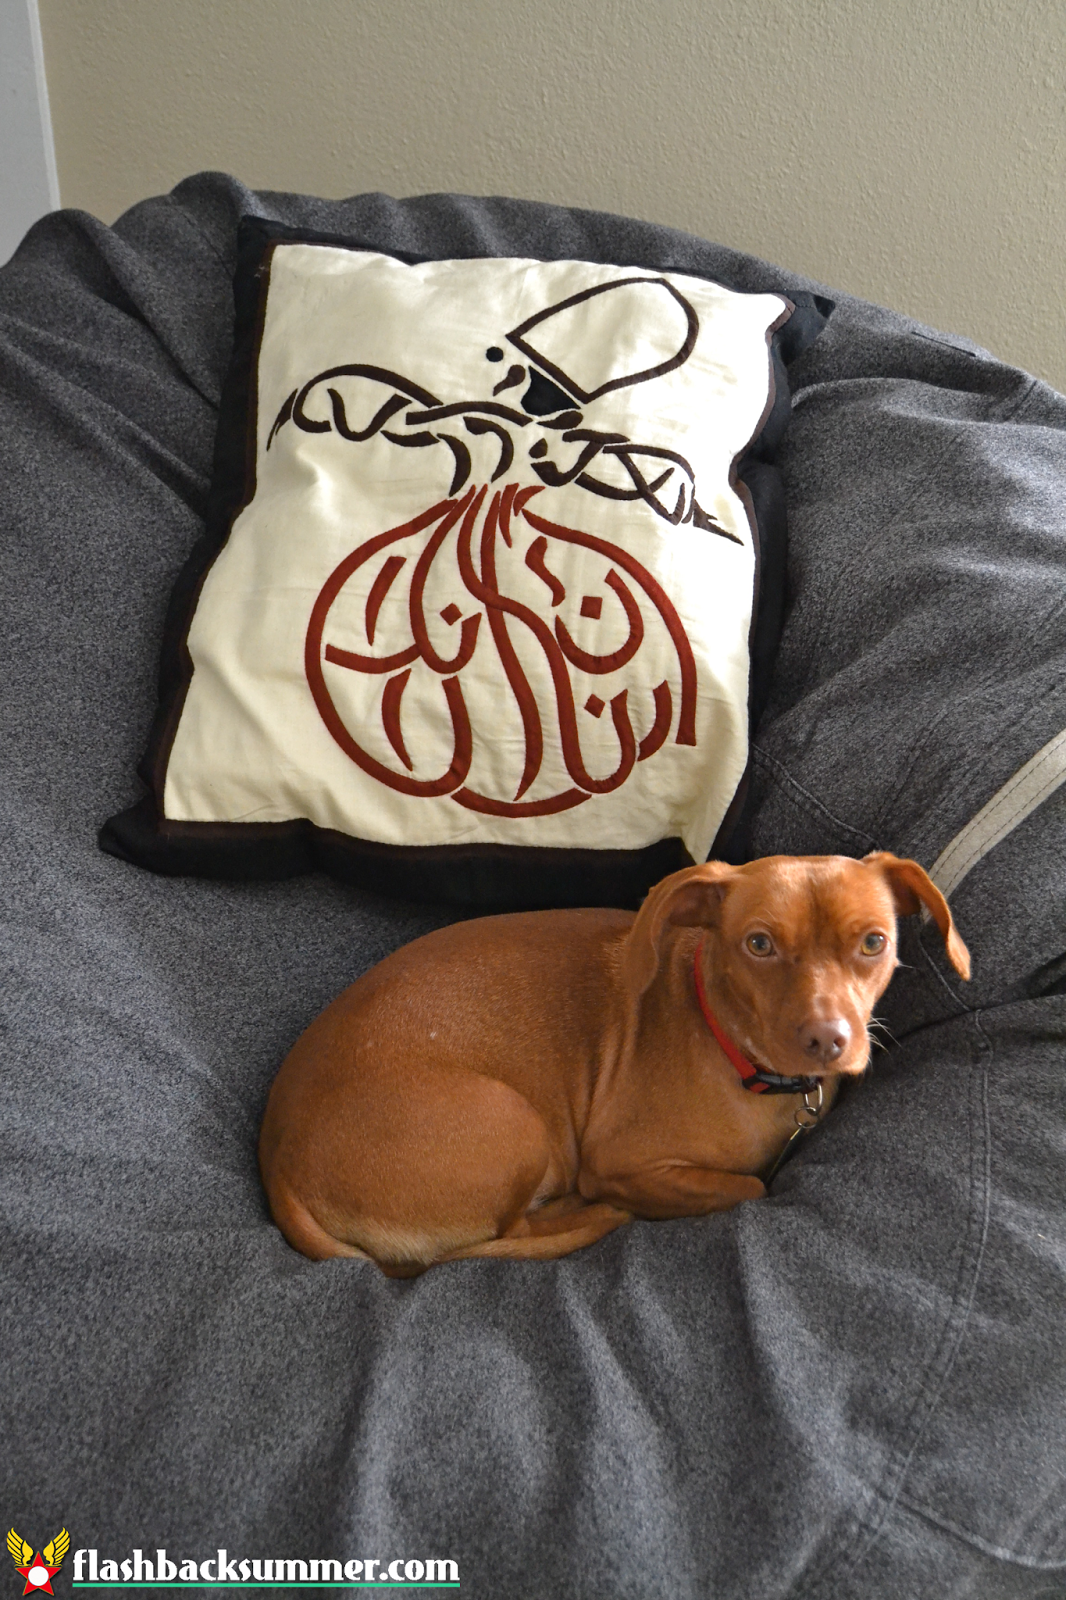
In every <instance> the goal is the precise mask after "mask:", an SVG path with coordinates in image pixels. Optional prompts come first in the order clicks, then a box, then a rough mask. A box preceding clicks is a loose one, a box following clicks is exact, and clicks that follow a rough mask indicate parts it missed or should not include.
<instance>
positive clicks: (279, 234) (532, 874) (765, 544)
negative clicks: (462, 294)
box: [99, 217, 833, 913]
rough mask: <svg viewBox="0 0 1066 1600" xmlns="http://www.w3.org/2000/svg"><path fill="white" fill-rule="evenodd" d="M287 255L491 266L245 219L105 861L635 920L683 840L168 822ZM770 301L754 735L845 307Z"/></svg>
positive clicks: (752, 480) (251, 486) (750, 496)
mask: <svg viewBox="0 0 1066 1600" xmlns="http://www.w3.org/2000/svg"><path fill="white" fill-rule="evenodd" d="M279 244H309V245H325V246H333V247H336V248H340V249H345V250H365V251H373V252H374V253H375V254H379V255H387V256H391V257H392V258H393V259H394V260H398V261H403V262H405V263H406V264H407V265H409V266H414V265H419V264H421V263H422V262H425V261H433V260H441V259H449V260H460V259H466V260H476V259H493V258H491V257H489V258H486V257H484V256H483V255H482V254H481V253H478V254H474V253H471V254H470V255H468V256H460V255H456V254H451V255H449V256H448V257H446V258H445V257H441V256H436V255H426V254H417V253H414V252H410V251H404V250H389V249H382V248H381V247H380V246H379V245H376V244H373V243H371V242H368V241H365V240H363V239H360V238H353V237H351V236H344V235H339V234H331V233H320V232H317V231H314V230H311V229H306V228H294V227H290V226H288V225H287V224H284V223H278V222H273V221H270V220H267V219H265V218H260V217H244V218H242V220H241V222H240V224H239V227H238V234H237V266H236V270H235V273H234V279H233V290H234V310H235V317H234V343H233V351H232V355H231V359H230V362H229V366H228V369H227V373H226V377H225V380H224V383H223V387H222V396H221V401H220V407H219V426H218V431H217V434H216V439H215V454H214V464H213V470H212V476H211V488H210V493H209V496H208V503H207V508H206V516H205V529H204V533H203V535H202V536H201V538H200V539H199V540H198V541H197V543H196V544H195V545H194V547H193V549H192V551H191V553H190V555H189V557H188V559H187V561H186V562H185V565H184V566H183V568H182V570H181V572H180V573H179V575H178V578H177V580H176V582H175V584H174V588H173V590H172V593H171V597H170V604H169V606H168V608H167V614H166V620H165V623H164V628H163V643H162V650H161V656H160V668H159V681H158V703H157V711H156V714H155V717H154V720H153V724H152V728H151V732H150V734H149V738H148V742H147V746H146V749H145V753H144V755H143V757H142V759H141V761H140V763H139V764H138V769H137V770H138V773H139V775H140V777H141V779H142V781H143V782H144V783H145V785H146V786H147V788H148V791H149V792H148V794H146V795H145V796H144V798H143V799H142V800H140V801H139V802H138V803H137V804H136V805H134V806H132V807H130V808H129V809H128V810H126V811H123V812H120V813H118V814H117V815H116V816H114V817H111V818H110V819H109V820H108V821H107V822H105V824H104V825H103V827H102V828H101V830H100V833H99V844H100V847H101V849H102V850H104V851H106V852H107V853H108V854H110V855H114V856H117V857H119V858H120V859H121V860H124V861H128V862H131V863H133V864H134V865H137V866H141V867H146V868H148V869H149V870H151V871H153V872H156V873H160V874H162V875H165V876H182V877H185V876H195V877H204V878H211V879H216V880H228V881H231V882H248V881H265V880H277V879H281V878H288V877H294V876H297V875H299V874H302V873H307V872H314V871H322V872H326V873H328V874H329V875H330V876H331V877H334V878H336V879H339V880H340V881H342V882H345V883H348V884H351V885H353V886H355V887H358V888H361V889H366V890H370V891H372V892H374V893H378V894H383V895H388V896H400V897H402V898H404V899H409V900H417V901H425V900H431V901H443V902H446V903H450V904H452V905H456V906H459V907H461V908H463V909H465V910H467V911H469V912H475V913H476V912H489V911H497V912H498V911H512V910H534V909H543V908H550V907H560V906H584V905H601V906H617V907H619V908H621V909H628V910H633V909H635V908H636V907H637V906H638V905H639V904H640V902H641V900H642V899H643V898H644V896H645V895H646V893H647V892H648V890H649V889H650V888H651V886H652V885H653V884H655V883H657V882H658V881H659V879H660V878H662V877H664V876H666V874H667V873H669V872H674V871H677V870H678V869H679V868H681V867H686V866H691V865H692V857H691V856H690V854H689V852H688V851H687V849H686V848H685V846H684V844H683V843H682V841H681V840H680V839H677V838H669V839H661V840H658V841H656V842H655V843H654V844H651V845H648V846H645V847H644V848H642V849H638V850H591V849H587V848H579V847H572V848H571V847H568V848H565V849H564V848H553V847H549V846H537V845H500V844H488V843H486V844H467V845H454V844H448V845H393V844H383V843H380V842H378V841H375V840H367V839H359V838H357V837H354V836H352V835H349V834H346V833H341V832H339V831H337V830H334V829H328V828H321V827H319V826H318V825H317V824H315V823H313V822H311V821H310V820H309V819H307V818H295V819H292V820H290V821H286V822H267V823H243V822H175V821H171V820H169V819H166V818H164V817H163V815H162V805H161V797H162V794H163V785H164V782H165V778H166V769H167V763H168V761H169V756H170V749H171V745H172V743H173V740H174V737H175V734H176V732H177V727H178V723H179V721H180V718H181V713H182V709H183V707H184V703H185V697H186V694H187V691H188V687H189V684H190V682H191V680H192V674H193V662H192V658H191V656H190V654H189V650H188V645H187V642H186V640H187V635H188V631H189V627H190V626H191V623H192V620H193V617H194V615H195V612H196V607H197V604H198V602H199V597H200V591H201V589H202V587H203V583H204V581H205V579H206V577H207V574H208V572H209V571H210V569H211V567H212V565H213V563H214V561H215V559H216V557H217V556H218V554H219V553H220V551H221V550H222V548H223V546H224V545H225V543H226V541H227V539H228V538H229V533H230V529H231V528H232V526H233V523H234V522H235V521H236V518H237V517H238V516H239V515H240V513H241V511H243V510H244V508H245V507H246V506H247V505H248V504H249V503H250V502H251V500H252V499H253V498H254V495H255V492H256V464H257V453H256V440H257V424H258V384H257V378H258V358H259V348H260V343H261V340H262V333H263V326H264V322H265V315H266V302H267V289H268V286H269V275H270V262H271V258H272V256H273V252H274V248H275V247H276V246H277V245H279ZM535 259H541V260H551V259H570V258H569V257H566V258H553V257H537V258H535ZM601 264H602V265H610V266H618V267H623V268H624V267H635V268H636V269H637V270H640V271H652V270H654V271H659V272H676V273H679V274H683V275H685V276H687V277H697V278H703V279H704V281H706V282H709V283H715V284H719V285H721V286H722V287H724V288H730V287H731V285H729V284H728V283H726V282H724V281H723V280H722V279H721V278H720V277H715V276H712V275H711V274H709V273H702V272H698V271H694V270H693V269H692V268H691V267H687V266H685V267H678V266H671V265H668V264H664V263H661V262H656V263H655V264H654V266H653V267H648V266H646V265H644V264H642V263H635V262H632V261H611V262H604V263H601ZM735 292H738V293H751V292H752V291H750V290H737V291H735ZM759 292H764V293H774V294H778V295H779V296H780V298H781V299H783V300H784V301H785V302H786V304H787V305H788V306H789V307H790V308H791V309H790V310H788V311H786V312H785V313H784V314H783V316H782V318H781V320H780V321H779V322H778V323H777V324H776V325H775V326H774V327H773V328H772V329H770V330H769V333H768V343H769V359H770V362H771V382H770V392H769V396H768V399H767V403H766V407H765V410H764V412H763V415H762V417H761V418H760V420H759V423H758V425H757V427H756V428H755V430H754V433H753V436H752V439H751V440H750V441H749V443H748V445H747V447H746V448H745V449H743V450H741V451H740V452H739V453H738V455H737V457H736V458H735V460H734V462H733V465H732V468H731V471H730V482H731V486H732V487H733V488H734V490H735V491H736V493H737V494H738V495H739V497H740V499H741V501H742V503H743V505H744V509H745V512H746V514H747V517H748V521H749V524H750V526H751V531H752V539H753V543H754V550H755V573H754V593H753V605H752V621H751V627H750V630H749V636H748V646H749V658H750V670H749V690H748V713H749V731H750V730H753V729H754V726H755V724H756V722H757V721H758V717H759V713H760V712H761V710H762V707H763V705H764V704H765V701H766V698H767V695H768V693H769V687H770V677H771V674H772V670H773V664H774V660H775V658H776V654H777V644H778V639H779V637H780V633H781V627H782V623H783V619H784V609H785V584H786V564H787V521H786V512H785V498H784V489H783V485H782V483H781V478H780V475H779V473H778V471H777V468H776V466H775V465H774V461H775V457H776V453H777V449H778V447H779V445H780V442H781V439H782V437H783V436H784V432H785V429H786V427H787V425H788V419H789V415H790V412H791V392H790V388H789V383H788V376H787V366H788V365H789V364H790V363H791V362H792V361H793V360H795V359H796V357H797V356H799V355H800V354H802V353H803V351H805V350H807V349H808V348H809V347H810V346H811V345H812V344H813V343H814V341H815V340H816V339H817V338H818V336H819V334H820V333H821V331H822V329H823V328H824V326H825V324H826V322H827V321H828V319H829V316H830V315H831V313H832V310H833V303H832V302H831V301H828V300H825V299H823V298H822V297H821V296H816V295H813V294H810V293H807V292H806V291H795V290H793V291H790V292H789V293H787V294H786V293H785V292H784V291H781V290H765V291H759ZM749 795H750V785H749V773H748V770H747V769H746V770H745V772H744V773H743V775H742V777H741V779H740V782H739V784H738V786H737V789H736V792H735V794H734V796H733V800H732V802H731V803H730V805H729V807H728V809H727V811H726V814H725V817H724V818H723V820H722V823H721V825H720V827H719V830H718V834H717V836H716V838H715V840H714V844H713V845H712V849H711V857H716V858H718V859H725V860H735V861H739V860H743V859H744V856H745V848H746V834H747V826H746V823H747V815H746V813H747V809H748V801H749ZM157 796H158V797H160V799H159V800H158V801H157V798H156V797H157Z"/></svg>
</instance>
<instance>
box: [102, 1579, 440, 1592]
mask: <svg viewBox="0 0 1066 1600" xmlns="http://www.w3.org/2000/svg"><path fill="white" fill-rule="evenodd" d="M458 1587H459V1584H458V1581H456V1582H455V1583H453V1582H452V1581H451V1579H450V1578H442V1579H441V1580H440V1582H439V1583H425V1582H416V1581H415V1579H413V1578H373V1579H371V1581H370V1582H368V1583H367V1582H361V1583H340V1582H337V1583H329V1582H327V1581H326V1580H325V1579H323V1580H322V1581H321V1582H320V1581H319V1580H318V1579H317V1578H316V1579H314V1580H313V1581H312V1580H311V1579H310V1578H302V1579H301V1578H291V1579H290V1578H279V1579H278V1580H277V1581H276V1582H274V1583H245V1582H244V1580H243V1579H241V1578H237V1579H236V1580H233V1579H228V1578H227V1579H226V1580H225V1581H224V1582H222V1583H219V1581H218V1579H217V1578H216V1579H215V1582H214V1583H186V1582H185V1581H184V1580H183V1579H181V1578H179V1579H178V1580H177V1582H175V1581H174V1580H173V1579H167V1578H163V1579H157V1580H156V1582H155V1583H133V1582H132V1581H131V1580H129V1579H126V1578H113V1579H112V1580H111V1581H110V1583H108V1582H106V1581H102V1582H100V1583H89V1582H88V1581H87V1580H85V1579H79V1578H74V1579H72V1581H71V1588H73V1589H458Z"/></svg>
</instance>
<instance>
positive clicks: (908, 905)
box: [863, 850, 970, 978]
mask: <svg viewBox="0 0 1066 1600" xmlns="http://www.w3.org/2000/svg"><path fill="white" fill-rule="evenodd" d="M863 860H864V862H865V863H866V865H867V866H869V867H875V868H876V869H877V870H878V871H880V872H881V874H882V875H883V877H884V879H885V882H886V883H887V884H888V886H889V888H890V889H891V890H892V898H893V899H894V900H895V902H896V911H897V912H898V913H899V915H900V916H901V917H912V916H913V915H914V913H915V912H916V911H918V910H920V909H921V907H922V906H924V907H925V909H926V910H927V911H928V913H929V915H930V916H931V917H932V919H933V921H934V922H935V923H936V925H937V927H938V928H939V929H940V937H941V938H942V939H943V941H944V948H945V949H946V950H947V953H948V960H949V961H950V962H951V965H952V966H953V967H954V968H955V971H956V972H957V973H958V975H959V977H960V978H968V977H969V976H970V952H969V951H968V950H967V948H966V946H965V945H964V944H963V942H962V940H961V939H960V938H959V935H958V931H957V929H956V927H955V923H954V920H953V918H952V915H951V911H950V909H949V907H948V903H947V901H946V900H945V899H944V896H943V895H942V894H941V893H940V890H939V889H938V888H937V886H936V884H935V883H934V882H933V880H932V878H930V876H929V874H928V873H927V872H926V870H925V868H924V867H920V866H919V865H918V863H917V861H904V860H903V859H902V858H901V857H900V856H894V855H891V854H890V853H889V852H888V851H887V850H875V851H874V853H873V854H872V855H869V856H864V857H863Z"/></svg>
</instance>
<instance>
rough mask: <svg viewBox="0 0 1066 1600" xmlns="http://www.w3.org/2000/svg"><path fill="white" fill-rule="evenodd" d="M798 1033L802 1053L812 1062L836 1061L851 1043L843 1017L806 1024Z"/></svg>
mask: <svg viewBox="0 0 1066 1600" xmlns="http://www.w3.org/2000/svg"><path fill="white" fill-rule="evenodd" d="M800 1032H801V1037H802V1041H803V1053H804V1055H808V1056H810V1057H811V1059H812V1060H814V1061H822V1062H825V1063H828V1062H830V1061H836V1060H838V1059H839V1058H840V1056H842V1055H843V1054H844V1051H845V1050H846V1049H847V1047H848V1045H849V1044H850V1043H851V1027H850V1025H849V1024H848V1022H847V1021H846V1020H845V1018H843V1017H829V1018H827V1019H826V1020H824V1021H818V1022H806V1023H804V1025H803V1028H802V1029H801V1030H800Z"/></svg>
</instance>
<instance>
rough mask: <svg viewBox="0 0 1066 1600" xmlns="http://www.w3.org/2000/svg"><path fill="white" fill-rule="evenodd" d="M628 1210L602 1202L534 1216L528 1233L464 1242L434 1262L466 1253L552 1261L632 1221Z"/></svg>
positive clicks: (508, 1258) (465, 1254)
mask: <svg viewBox="0 0 1066 1600" xmlns="http://www.w3.org/2000/svg"><path fill="white" fill-rule="evenodd" d="M632 1220H633V1215H632V1212H629V1211H620V1210H619V1209H618V1207H617V1206H609V1205H606V1204H604V1203H602V1202H597V1203H596V1204H595V1205H589V1206H581V1207H580V1208H579V1209H578V1210H576V1211H569V1212H566V1213H564V1214H562V1215H559V1216H553V1217H551V1218H550V1220H549V1219H548V1218H544V1219H543V1221H542V1222H541V1223H540V1224H539V1226H538V1223H537V1221H536V1219H534V1220H533V1221H532V1222H531V1223H529V1224H527V1225H528V1226H529V1228H530V1231H529V1232H528V1233H525V1232H523V1233H516V1234H511V1235H507V1236H505V1237H504V1238H502V1239H486V1240H485V1241H484V1242H483V1243H481V1244H471V1245H465V1246H464V1247H463V1248H462V1249H461V1250H451V1251H449V1253H448V1254H447V1255H442V1256H438V1257H437V1259H438V1261H465V1260H466V1259H467V1257H469V1256H493V1257H495V1258H496V1260H498V1261H499V1260H503V1261H554V1260H555V1258H556V1257H557V1256H566V1255H569V1254H570V1252H571V1250H580V1249H582V1248H583V1246H585V1245H587V1244H595V1243H596V1240H597V1239H602V1238H603V1236H604V1234H606V1233H611V1232H612V1231H613V1230H614V1229H615V1228H620V1227H621V1226H622V1225H623V1223H626V1222H632Z"/></svg>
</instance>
